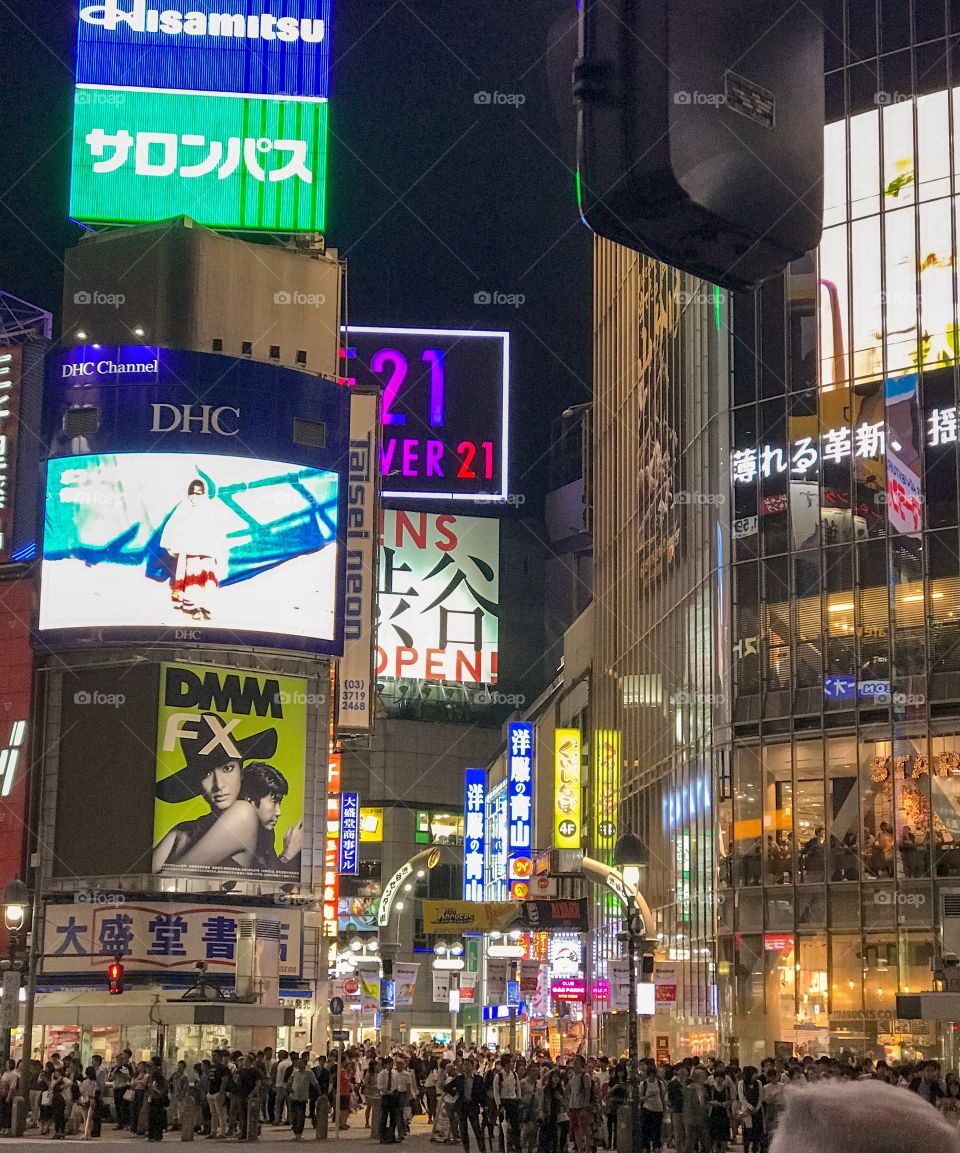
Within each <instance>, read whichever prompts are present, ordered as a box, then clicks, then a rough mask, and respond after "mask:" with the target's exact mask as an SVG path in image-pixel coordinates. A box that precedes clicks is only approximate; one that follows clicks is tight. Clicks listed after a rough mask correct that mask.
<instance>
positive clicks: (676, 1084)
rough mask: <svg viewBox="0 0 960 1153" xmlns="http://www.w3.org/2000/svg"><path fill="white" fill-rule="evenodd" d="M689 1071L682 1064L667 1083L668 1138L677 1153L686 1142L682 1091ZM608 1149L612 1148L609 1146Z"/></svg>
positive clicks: (680, 1152) (682, 1152) (684, 1147)
mask: <svg viewBox="0 0 960 1153" xmlns="http://www.w3.org/2000/svg"><path fill="white" fill-rule="evenodd" d="M689 1077H690V1069H689V1067H688V1066H686V1065H684V1064H683V1063H682V1062H681V1063H680V1064H679V1065H677V1066H676V1067H675V1069H674V1072H673V1076H672V1077H671V1078H670V1080H669V1081H668V1082H667V1107H668V1108H669V1110H670V1137H671V1141H672V1144H673V1148H674V1149H675V1150H677V1153H684V1150H685V1149H686V1145H687V1141H686V1134H685V1132H684V1127H683V1091H684V1089H686V1087H687V1081H688V1080H689ZM610 1148H613V1146H612V1145H611V1146H610Z"/></svg>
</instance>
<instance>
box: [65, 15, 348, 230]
mask: <svg viewBox="0 0 960 1153" xmlns="http://www.w3.org/2000/svg"><path fill="white" fill-rule="evenodd" d="M270 6H271V0H243V2H242V3H241V4H240V5H239V7H240V9H241V10H240V11H239V12H238V11H236V4H235V0H234V3H231V5H230V7H231V8H232V9H233V10H232V11H211V10H210V9H211V8H219V7H220V4H219V3H218V2H217V0H204V2H203V3H193V4H192V5H191V7H192V9H195V10H191V11H187V12H184V11H180V10H178V9H174V8H164V9H163V10H160V9H157V8H150V7H148V4H147V0H107V2H106V3H103V4H89V5H84V6H81V9H80V21H79V28H78V36H77V88H76V95H75V114H74V131H73V166H72V167H73V171H72V187H71V205H70V213H71V215H72V216H75V217H76V218H77V219H83V220H90V221H99V222H109V223H127V224H129V223H136V222H139V221H150V220H163V219H167V218H169V217H172V216H179V215H186V216H190V217H192V218H193V219H194V220H197V221H199V222H200V223H202V224H208V225H210V226H211V227H220V228H229V229H257V230H264V229H267V230H271V231H316V230H320V229H322V228H323V226H324V201H325V188H326V175H327V163H326V152H327V107H328V106H327V98H328V94H329V56H330V4H329V0H294V2H292V3H288V4H285V5H284V6H283V9H284V14H283V15H278V14H275V13H273V12H270V11H267V9H269V8H270Z"/></svg>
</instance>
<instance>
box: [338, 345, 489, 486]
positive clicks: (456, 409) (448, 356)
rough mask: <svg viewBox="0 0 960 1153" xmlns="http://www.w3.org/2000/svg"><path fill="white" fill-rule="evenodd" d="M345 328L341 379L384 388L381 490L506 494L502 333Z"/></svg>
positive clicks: (348, 382)
mask: <svg viewBox="0 0 960 1153" xmlns="http://www.w3.org/2000/svg"><path fill="white" fill-rule="evenodd" d="M344 333H345V335H346V347H345V348H343V349H341V351H340V355H341V358H342V359H341V364H342V365H343V372H344V375H343V377H342V380H343V383H344V384H348V385H350V386H356V385H365V386H367V387H369V388H376V389H377V391H378V393H379V392H382V394H383V400H382V403H381V408H380V424H381V434H382V437H381V446H380V470H381V473H382V474H383V490H384V491H383V495H384V496H385V497H403V498H405V499H417V500H442V501H451V500H458V501H473V502H480V501H502V500H505V499H506V497H507V494H508V482H507V463H508V459H507V458H508V455H509V420H510V334H509V333H508V332H490V331H483V330H477V329H448V328H354V327H353V326H350V327H349V328H345V329H344Z"/></svg>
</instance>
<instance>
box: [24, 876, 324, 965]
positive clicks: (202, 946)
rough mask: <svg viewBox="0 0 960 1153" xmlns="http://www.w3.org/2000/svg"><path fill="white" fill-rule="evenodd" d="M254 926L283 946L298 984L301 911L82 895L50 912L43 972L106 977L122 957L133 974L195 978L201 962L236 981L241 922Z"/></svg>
mask: <svg viewBox="0 0 960 1153" xmlns="http://www.w3.org/2000/svg"><path fill="white" fill-rule="evenodd" d="M84 898H86V899H84ZM114 902H116V903H114ZM254 919H255V920H256V922H257V938H258V940H259V939H261V938H263V939H264V940H269V941H274V942H277V943H278V947H279V975H280V976H281V977H299V976H300V964H301V953H302V937H303V924H302V913H301V911H300V910H299V909H291V908H285V907H280V906H274V907H270V908H248V907H244V908H239V907H237V906H230V905H219V904H217V905H204V904H194V905H187V904H183V905H181V904H170V903H167V902H165V901H157V902H156V903H151V902H136V903H134V902H129V901H124V900H123V894H122V893H119V894H117V893H115V894H100V893H79V894H78V895H77V899H76V900H75V901H72V902H71V903H70V904H64V905H47V907H46V910H45V928H44V936H43V971H44V972H45V973H87V972H102V971H105V970H106V968H107V966H108V965H109V964H110V962H111V961H113V960H114V959H115V958H117V957H119V958H120V960H121V961H122V963H123V965H124V968H125V969H126V970H127V971H128V972H130V973H136V972H156V971H161V970H167V971H170V970H174V971H182V972H192V971H193V970H194V969H195V967H196V965H197V964H198V963H199V962H201V961H202V962H205V963H206V965H207V968H208V970H209V971H210V972H211V973H226V974H229V973H233V972H234V971H235V970H236V967H237V942H238V940H239V938H240V922H241V920H244V921H249V920H254Z"/></svg>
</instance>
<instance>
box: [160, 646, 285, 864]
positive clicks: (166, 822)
mask: <svg viewBox="0 0 960 1153" xmlns="http://www.w3.org/2000/svg"><path fill="white" fill-rule="evenodd" d="M306 689H307V682H306V681H305V680H303V679H302V678H300V677H287V676H279V675H273V674H269V673H259V672H247V671H245V670H238V669H226V668H214V667H212V666H208V665H174V664H163V665H161V668H160V706H159V714H158V733H157V783H156V802H155V806H154V850H153V868H154V871H155V872H157V873H164V874H171V873H173V874H177V875H181V876H192V875H198V876H217V877H222V876H226V877H231V876H232V877H244V878H247V879H249V878H251V877H253V878H256V877H258V876H259V877H262V878H268V879H269V878H275V879H285V880H299V878H300V855H301V850H302V848H303V782H304V760H305V757H306V739H307V738H306V701H307V692H306Z"/></svg>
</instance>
